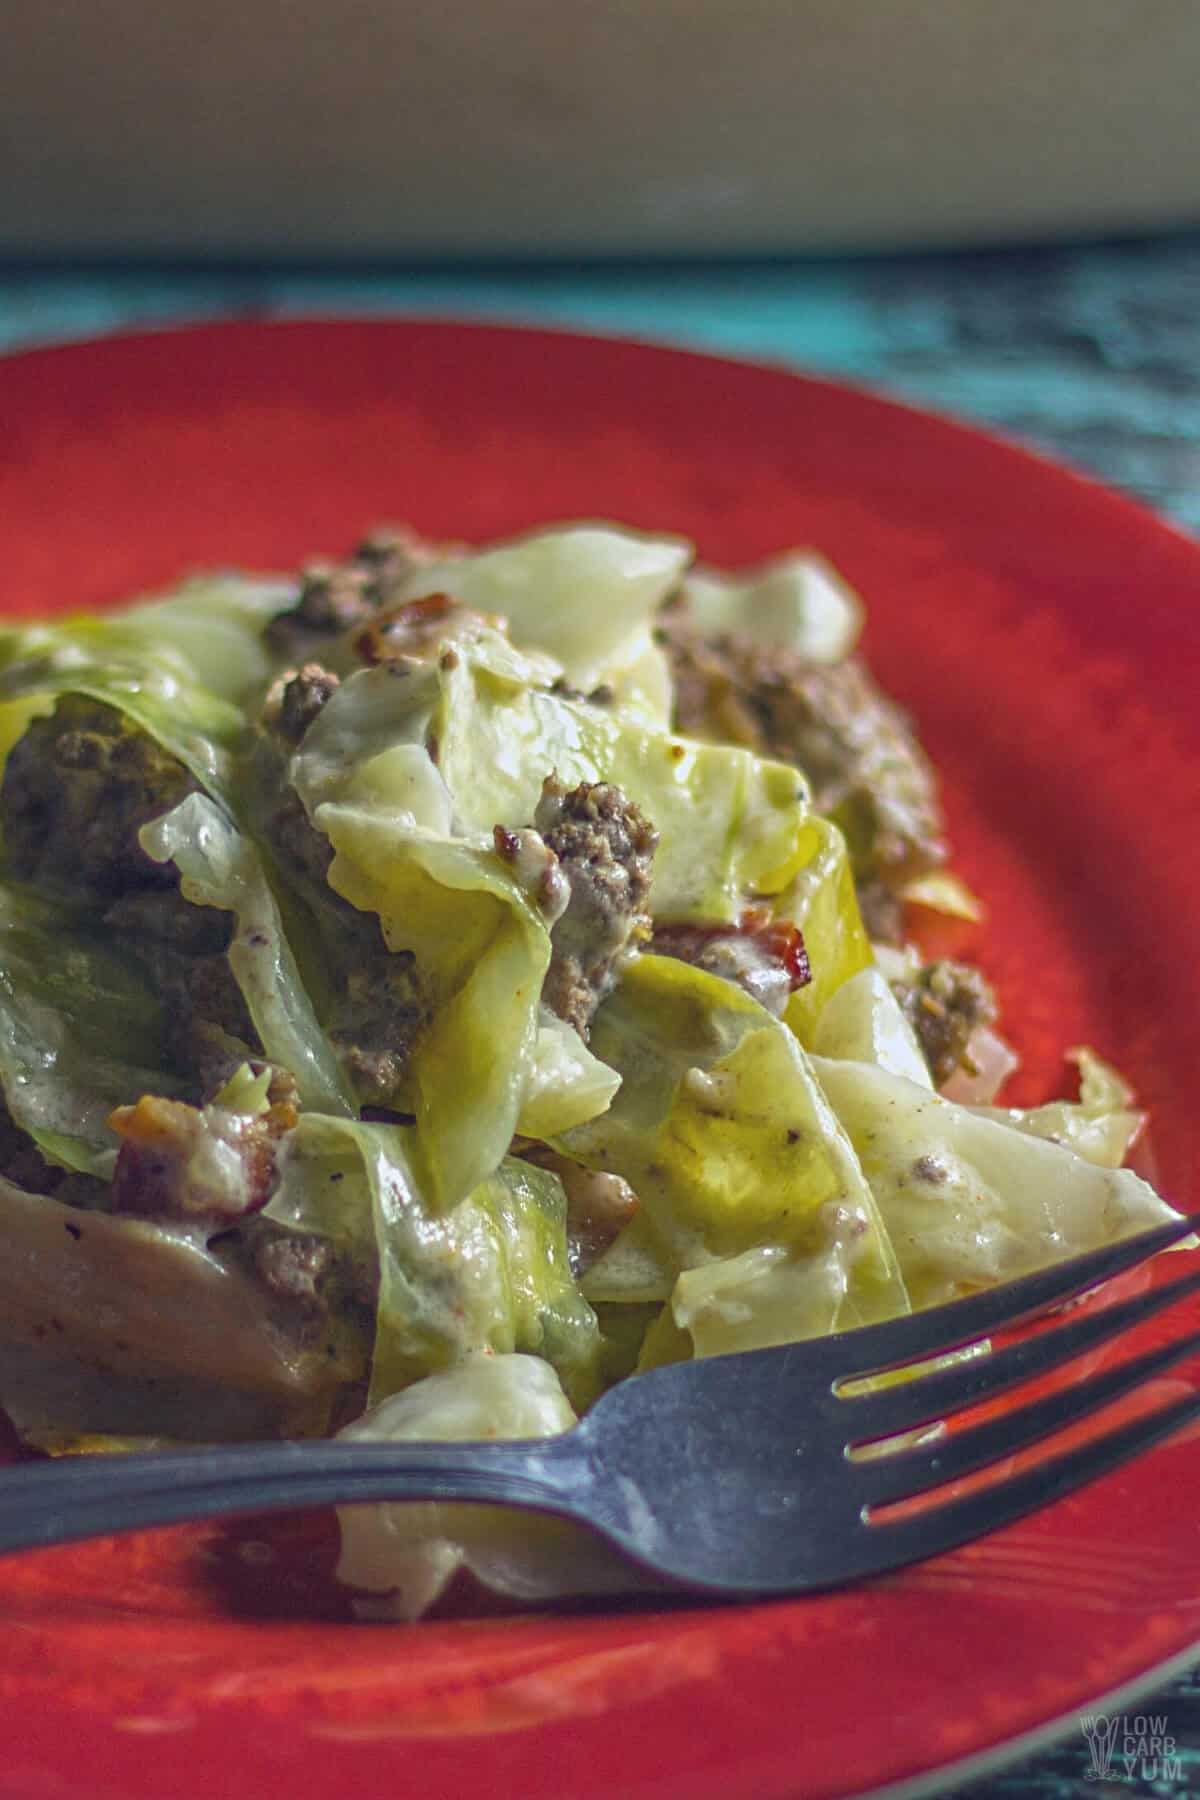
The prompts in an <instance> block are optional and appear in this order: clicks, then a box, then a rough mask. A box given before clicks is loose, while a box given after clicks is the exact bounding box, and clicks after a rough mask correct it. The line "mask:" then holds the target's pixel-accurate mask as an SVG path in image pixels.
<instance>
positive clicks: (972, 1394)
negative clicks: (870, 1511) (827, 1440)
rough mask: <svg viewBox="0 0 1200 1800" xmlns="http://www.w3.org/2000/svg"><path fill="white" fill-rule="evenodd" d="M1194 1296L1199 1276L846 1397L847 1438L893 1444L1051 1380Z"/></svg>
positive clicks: (1199, 1289)
mask: <svg viewBox="0 0 1200 1800" xmlns="http://www.w3.org/2000/svg"><path fill="white" fill-rule="evenodd" d="M1195 1293H1200V1269H1194V1270H1193V1271H1192V1273H1191V1274H1190V1275H1184V1276H1182V1277H1181V1278H1180V1279H1179V1280H1178V1281H1172V1282H1168V1283H1167V1284H1166V1285H1165V1286H1163V1287H1160V1288H1154V1289H1152V1290H1151V1292H1150V1293H1148V1294H1135V1295H1134V1296H1133V1298H1132V1299H1130V1300H1122V1301H1120V1302H1118V1304H1117V1305H1116V1306H1106V1307H1104V1308H1103V1309H1100V1310H1097V1311H1095V1312H1087V1313H1082V1314H1081V1315H1080V1316H1079V1317H1078V1318H1075V1319H1070V1320H1068V1321H1067V1322H1066V1323H1065V1324H1058V1325H1055V1326H1053V1327H1051V1328H1049V1329H1048V1330H1046V1331H1042V1332H1039V1333H1038V1335H1037V1336H1036V1337H1029V1338H1023V1339H1022V1340H1021V1342H1020V1343H1016V1344H1008V1345H1006V1346H1005V1347H1004V1349H1003V1350H994V1351H992V1353H991V1354H990V1355H987V1356H979V1357H975V1358H972V1359H971V1360H970V1361H968V1362H960V1363H954V1364H952V1365H951V1366H950V1368H948V1369H939V1370H937V1371H936V1373H934V1374H932V1375H922V1376H918V1377H916V1378H915V1379H914V1380H912V1381H909V1382H905V1383H903V1384H902V1385H900V1386H897V1387H889V1388H884V1389H882V1390H881V1391H878V1392H876V1393H873V1394H852V1395H848V1396H846V1397H845V1399H844V1404H845V1407H846V1415H845V1420H846V1433H847V1436H848V1438H850V1439H851V1440H852V1441H853V1442H854V1443H856V1444H860V1443H864V1442H869V1441H870V1440H871V1439H872V1438H878V1437H892V1436H894V1435H895V1434H896V1433H898V1432H901V1431H911V1430H912V1429H913V1427H914V1426H917V1425H926V1424H928V1423H929V1422H930V1421H931V1420H933V1419H942V1418H945V1416H946V1414H947V1413H952V1412H957V1411H959V1410H961V1408H963V1407H965V1406H974V1405H977V1404H978V1402H979V1401H981V1400H990V1399H992V1398H993V1397H994V1396H996V1395H998V1394H1003V1393H1006V1392H1007V1391H1008V1389H1009V1388H1013V1387H1016V1386H1017V1385H1018V1384H1019V1383H1020V1382H1022V1381H1030V1380H1032V1378H1033V1377H1034V1376H1035V1375H1046V1374H1049V1372H1050V1370H1052V1369H1057V1368H1059V1367H1060V1366H1061V1365H1062V1364H1063V1363H1066V1362H1070V1360H1071V1358H1072V1357H1075V1356H1082V1354H1083V1352H1084V1351H1085V1350H1092V1349H1095V1348H1096V1347H1097V1346H1098V1345H1100V1344H1105V1343H1107V1342H1108V1341H1109V1339H1110V1338H1115V1337H1119V1336H1120V1334H1121V1333H1122V1332H1123V1331H1127V1330H1130V1329H1131V1328H1132V1327H1133V1326H1135V1325H1140V1324H1141V1323H1142V1321H1143V1320H1145V1319H1152V1318H1153V1317H1154V1315H1155V1313H1159V1312H1162V1311H1163V1310H1164V1309H1165V1308H1166V1307H1168V1306H1174V1305H1175V1303H1176V1301H1178V1300H1183V1299H1185V1298H1186V1297H1187V1295H1189V1294H1195Z"/></svg>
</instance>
